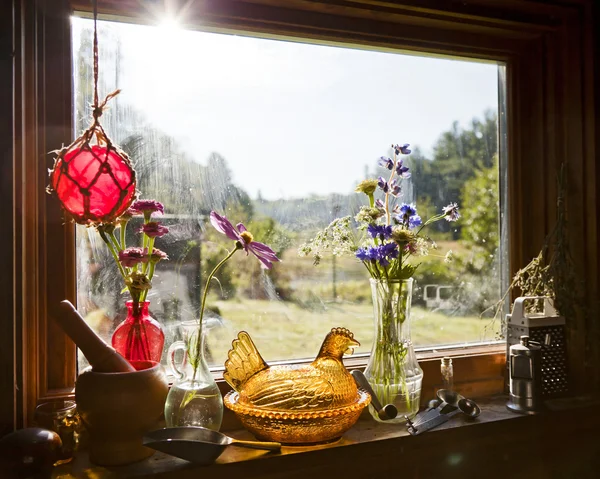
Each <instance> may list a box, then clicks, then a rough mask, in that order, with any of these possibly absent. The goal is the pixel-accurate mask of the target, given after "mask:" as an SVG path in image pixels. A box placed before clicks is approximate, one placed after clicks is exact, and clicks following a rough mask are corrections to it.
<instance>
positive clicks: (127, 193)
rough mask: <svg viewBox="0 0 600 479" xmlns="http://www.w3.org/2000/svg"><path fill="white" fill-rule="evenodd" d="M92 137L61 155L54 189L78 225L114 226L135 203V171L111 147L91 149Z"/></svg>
mask: <svg viewBox="0 0 600 479" xmlns="http://www.w3.org/2000/svg"><path fill="white" fill-rule="evenodd" d="M89 136H91V135H89V130H88V131H87V132H86V133H84V135H82V137H81V138H79V139H78V140H76V141H75V142H74V143H73V144H72V145H70V146H69V147H67V148H63V149H62V150H60V151H59V153H58V157H57V158H56V161H55V163H54V168H53V170H52V171H51V172H50V186H51V189H52V190H54V192H55V193H56V195H57V196H58V199H59V200H60V202H61V203H62V205H63V207H64V208H65V210H66V211H67V213H68V214H69V215H70V216H71V217H72V218H73V220H75V222H77V223H80V224H94V223H111V222H113V221H114V220H116V219H117V218H118V217H119V216H120V215H121V214H122V213H124V212H125V211H126V210H127V208H129V206H130V205H131V203H132V202H133V200H134V199H135V192H136V178H135V170H134V169H133V167H132V166H131V161H130V160H129V157H128V156H127V154H126V153H124V152H123V151H121V150H119V149H118V148H117V147H115V146H113V145H111V144H110V143H107V144H106V145H90V144H89V141H88V140H87V138H88V137H89Z"/></svg>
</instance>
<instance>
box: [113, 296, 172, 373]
mask: <svg viewBox="0 0 600 479" xmlns="http://www.w3.org/2000/svg"><path fill="white" fill-rule="evenodd" d="M126 304H127V318H125V321H123V322H122V323H121V324H119V326H117V329H116V330H115V332H114V333H113V336H112V347H113V348H115V349H116V350H117V352H118V353H120V354H121V356H123V357H124V358H125V359H127V360H129V361H156V362H157V363H160V358H161V355H162V351H163V346H164V344H165V334H164V333H163V330H162V328H161V327H160V323H158V321H156V320H155V319H154V318H152V316H150V313H148V305H149V304H150V302H149V301H143V302H141V303H134V302H133V301H127V303H126Z"/></svg>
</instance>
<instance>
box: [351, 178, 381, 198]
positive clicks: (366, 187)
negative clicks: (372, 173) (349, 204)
mask: <svg viewBox="0 0 600 479" xmlns="http://www.w3.org/2000/svg"><path fill="white" fill-rule="evenodd" d="M376 189H377V180H373V179H369V180H363V181H361V182H360V183H359V184H358V185H356V189H355V190H354V191H356V192H357V193H364V194H365V195H367V196H372V195H373V193H375V190H376Z"/></svg>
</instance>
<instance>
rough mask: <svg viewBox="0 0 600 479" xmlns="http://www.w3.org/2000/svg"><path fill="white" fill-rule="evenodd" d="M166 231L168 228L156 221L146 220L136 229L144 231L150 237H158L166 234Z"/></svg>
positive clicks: (140, 231)
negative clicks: (146, 221)
mask: <svg viewBox="0 0 600 479" xmlns="http://www.w3.org/2000/svg"><path fill="white" fill-rule="evenodd" d="M168 232H169V228H167V227H166V226H163V225H161V224H160V223H159V222H158V221H148V223H144V224H143V225H142V227H141V228H140V229H139V230H138V233H144V234H145V235H146V236H149V237H150V238H160V237H161V236H164V235H166V234H167V233H168Z"/></svg>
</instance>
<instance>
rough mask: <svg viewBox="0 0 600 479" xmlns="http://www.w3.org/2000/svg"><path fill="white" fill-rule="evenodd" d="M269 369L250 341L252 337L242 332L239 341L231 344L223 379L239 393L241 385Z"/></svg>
mask: <svg viewBox="0 0 600 479" xmlns="http://www.w3.org/2000/svg"><path fill="white" fill-rule="evenodd" d="M268 367H269V366H268V365H267V363H265V360H264V359H263V358H262V356H261V355H260V353H259V352H258V349H256V346H255V345H254V343H253V342H252V339H250V335H249V334H248V333H247V332H246V331H241V332H240V333H239V334H238V337H237V339H234V340H233V342H232V343H231V349H230V350H229V353H228V354H227V361H225V373H223V377H224V378H225V381H227V382H228V383H229V385H230V386H231V387H232V388H233V389H235V390H236V391H238V390H239V387H240V385H242V384H243V383H244V382H246V381H247V380H248V379H250V378H251V377H252V376H254V375H255V374H256V373H258V372H260V371H262V370H264V369H267V368H268Z"/></svg>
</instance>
